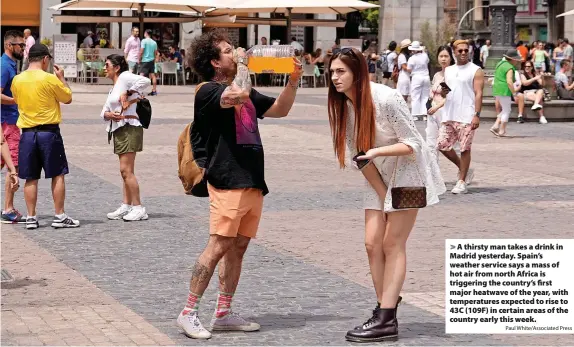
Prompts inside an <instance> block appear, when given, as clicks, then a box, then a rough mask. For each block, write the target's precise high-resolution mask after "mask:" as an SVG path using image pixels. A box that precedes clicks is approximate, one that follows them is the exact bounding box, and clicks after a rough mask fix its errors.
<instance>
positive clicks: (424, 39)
mask: <svg viewBox="0 0 574 347" xmlns="http://www.w3.org/2000/svg"><path fill="white" fill-rule="evenodd" d="M455 34H456V27H455V26H454V25H451V24H448V23H447V22H446V21H445V22H443V23H442V24H441V25H440V26H436V27H435V26H433V25H431V24H430V22H429V21H426V22H424V23H423V24H421V34H420V40H419V41H420V42H421V44H422V45H424V46H425V47H426V49H427V52H428V55H429V58H430V61H431V66H433V67H434V66H437V65H438V61H437V59H436V51H437V49H438V47H439V46H441V45H445V44H447V43H448V42H449V41H450V40H451V38H452V37H454V36H455Z"/></svg>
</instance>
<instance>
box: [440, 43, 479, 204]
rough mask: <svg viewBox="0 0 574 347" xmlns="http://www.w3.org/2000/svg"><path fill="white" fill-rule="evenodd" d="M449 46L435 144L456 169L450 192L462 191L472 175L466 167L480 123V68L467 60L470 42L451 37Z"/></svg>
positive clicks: (464, 191) (468, 163)
mask: <svg viewBox="0 0 574 347" xmlns="http://www.w3.org/2000/svg"><path fill="white" fill-rule="evenodd" d="M453 48H454V49H453V51H454V54H455V56H456V65H452V66H449V67H447V68H446V70H445V83H446V85H447V86H448V87H449V88H450V91H445V90H443V94H446V93H448V95H446V102H445V106H444V110H443V113H442V119H441V121H442V124H441V128H440V130H439V138H438V140H437V147H438V150H439V151H441V152H442V153H443V154H444V155H445V156H446V157H447V158H448V159H449V160H450V161H451V162H453V163H454V164H455V165H456V166H457V167H458V169H459V173H458V179H457V183H456V185H455V187H454V188H453V189H452V193H453V194H464V193H466V192H467V189H466V186H467V184H470V183H471V182H472V178H473V176H474V172H473V170H472V169H470V159H471V157H470V149H471V145H472V139H473V137H474V133H475V130H476V129H477V128H478V127H479V125H480V111H481V109H482V92H483V87H484V72H483V71H482V69H481V68H480V67H479V66H477V65H475V64H473V63H472V62H471V61H470V46H469V44H468V42H467V41H466V40H457V41H455V42H454V44H453ZM457 142H458V143H460V152H461V154H460V157H459V156H458V155H457V154H456V151H455V150H454V145H455V144H456V143H457Z"/></svg>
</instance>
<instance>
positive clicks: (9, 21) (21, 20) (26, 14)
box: [1, 0, 40, 27]
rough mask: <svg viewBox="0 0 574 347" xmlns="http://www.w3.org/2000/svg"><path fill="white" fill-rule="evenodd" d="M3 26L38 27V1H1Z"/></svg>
mask: <svg viewBox="0 0 574 347" xmlns="http://www.w3.org/2000/svg"><path fill="white" fill-rule="evenodd" d="M1 5H2V7H1V8H2V16H1V23H2V25H3V26H22V27H28V26H29V27H38V26H40V0H2V2H1Z"/></svg>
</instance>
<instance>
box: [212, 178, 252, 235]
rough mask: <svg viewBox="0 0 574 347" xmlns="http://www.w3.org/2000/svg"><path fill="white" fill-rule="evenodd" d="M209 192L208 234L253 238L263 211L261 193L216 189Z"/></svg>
mask: <svg viewBox="0 0 574 347" xmlns="http://www.w3.org/2000/svg"><path fill="white" fill-rule="evenodd" d="M207 191H208V192H209V234H211V235H214V234H215V235H221V236H226V237H237V235H238V234H239V235H243V236H245V237H250V238H255V235H257V228H258V227H259V221H260V220H261V212H262V211H263V192H262V191H261V189H256V188H243V189H217V188H215V187H214V186H212V185H211V184H208V185H207Z"/></svg>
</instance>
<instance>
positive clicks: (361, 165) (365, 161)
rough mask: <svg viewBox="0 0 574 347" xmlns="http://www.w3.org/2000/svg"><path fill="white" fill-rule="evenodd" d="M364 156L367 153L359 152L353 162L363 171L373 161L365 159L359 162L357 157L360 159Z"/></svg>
mask: <svg viewBox="0 0 574 347" xmlns="http://www.w3.org/2000/svg"><path fill="white" fill-rule="evenodd" d="M362 155H365V152H359V153H357V155H356V156H354V157H353V161H354V162H355V163H357V167H358V168H359V170H362V169H363V168H364V167H365V166H367V165H368V164H369V163H370V162H371V161H370V160H368V159H364V160H357V157H360V156H362Z"/></svg>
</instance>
